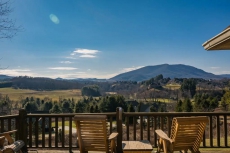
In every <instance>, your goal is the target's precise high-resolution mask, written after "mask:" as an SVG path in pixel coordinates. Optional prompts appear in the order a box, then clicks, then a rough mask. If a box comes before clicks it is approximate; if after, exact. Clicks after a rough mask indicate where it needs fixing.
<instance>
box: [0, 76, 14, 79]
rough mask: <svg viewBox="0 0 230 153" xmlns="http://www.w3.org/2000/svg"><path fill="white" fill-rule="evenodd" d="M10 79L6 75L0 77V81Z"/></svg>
mask: <svg viewBox="0 0 230 153" xmlns="http://www.w3.org/2000/svg"><path fill="white" fill-rule="evenodd" d="M11 78H12V77H11V76H8V75H0V80H3V79H11Z"/></svg>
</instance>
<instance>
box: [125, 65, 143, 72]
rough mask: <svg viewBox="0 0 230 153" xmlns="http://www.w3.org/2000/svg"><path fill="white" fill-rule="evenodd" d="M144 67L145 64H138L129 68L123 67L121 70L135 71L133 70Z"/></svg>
mask: <svg viewBox="0 0 230 153" xmlns="http://www.w3.org/2000/svg"><path fill="white" fill-rule="evenodd" d="M142 67H144V66H137V67H129V68H123V69H122V70H121V72H123V73H124V72H129V71H133V70H137V69H140V68H142Z"/></svg>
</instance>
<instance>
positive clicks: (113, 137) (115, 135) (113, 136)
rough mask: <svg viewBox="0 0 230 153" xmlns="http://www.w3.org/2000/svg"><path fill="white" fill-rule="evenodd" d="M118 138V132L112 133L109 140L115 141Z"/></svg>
mask: <svg viewBox="0 0 230 153" xmlns="http://www.w3.org/2000/svg"><path fill="white" fill-rule="evenodd" d="M117 136H118V133H117V132H114V133H111V134H110V136H109V140H112V139H115V138H116V137H117Z"/></svg>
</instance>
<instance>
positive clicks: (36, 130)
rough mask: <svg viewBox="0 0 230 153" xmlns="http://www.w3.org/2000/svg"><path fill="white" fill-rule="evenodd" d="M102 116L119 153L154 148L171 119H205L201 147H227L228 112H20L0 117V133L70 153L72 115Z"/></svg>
mask: <svg viewBox="0 0 230 153" xmlns="http://www.w3.org/2000/svg"><path fill="white" fill-rule="evenodd" d="M82 114H87V115H95V114H103V115H107V117H108V126H109V131H110V133H111V132H113V131H117V132H118V133H119V135H118V138H117V149H118V152H121V151H122V140H149V141H150V143H151V144H152V145H153V147H156V146H157V135H156V134H155V132H154V131H155V129H162V130H164V131H165V132H166V133H167V134H169V135H170V132H171V131H170V130H171V129H170V128H171V121H172V118H173V117H180V116H186V117H188V116H208V117H209V123H208V125H207V126H206V130H205V134H204V135H203V142H202V144H201V147H208V148H229V147H230V141H229V139H230V113H209V112H192V113H167V112H164V113H160V112H159V113H158V112H151V113H144V112H133V113H128V112H123V111H122V108H117V111H116V112H112V113H71V114H27V113H26V111H25V110H23V109H22V110H20V111H19V114H18V115H8V116H0V121H1V124H0V128H1V129H0V132H1V133H2V132H4V131H12V130H17V132H16V134H15V135H14V137H15V139H21V140H24V141H25V143H26V147H25V148H24V150H27V149H28V148H56V149H58V148H68V149H69V151H70V152H72V150H75V149H77V148H78V145H77V135H76V126H75V123H74V121H73V117H74V116H75V115H82Z"/></svg>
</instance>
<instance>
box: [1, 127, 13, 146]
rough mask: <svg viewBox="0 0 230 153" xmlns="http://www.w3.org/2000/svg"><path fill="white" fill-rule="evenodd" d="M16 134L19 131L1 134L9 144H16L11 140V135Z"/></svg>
mask: <svg viewBox="0 0 230 153" xmlns="http://www.w3.org/2000/svg"><path fill="white" fill-rule="evenodd" d="M15 132H17V130H12V131H8V132H3V133H0V136H4V137H5V138H6V139H7V140H8V142H9V144H12V143H14V140H13V139H12V138H11V136H10V134H13V133H15Z"/></svg>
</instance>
